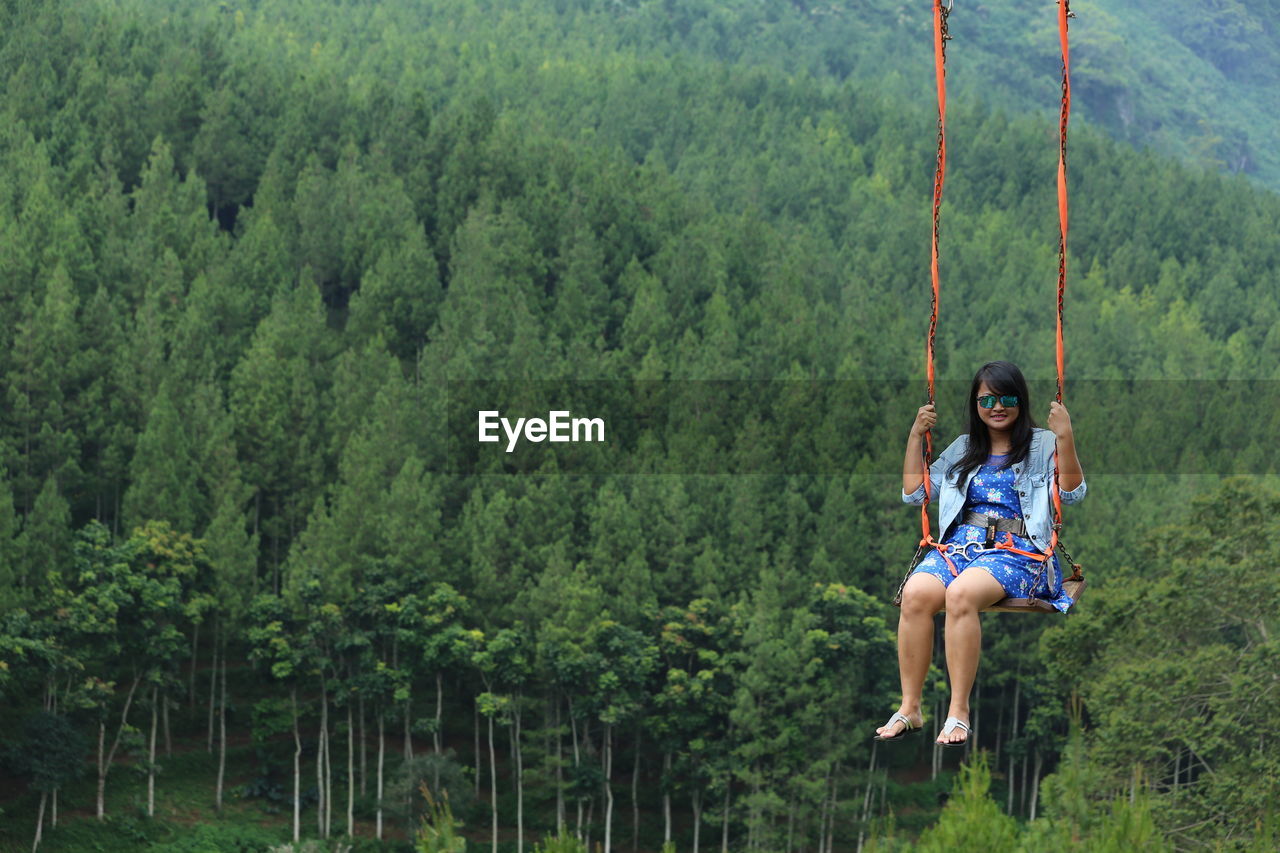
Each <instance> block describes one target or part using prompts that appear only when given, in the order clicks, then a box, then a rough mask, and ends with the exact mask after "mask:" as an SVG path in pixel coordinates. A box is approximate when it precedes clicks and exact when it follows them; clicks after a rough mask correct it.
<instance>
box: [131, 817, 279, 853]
mask: <svg viewBox="0 0 1280 853" xmlns="http://www.w3.org/2000/svg"><path fill="white" fill-rule="evenodd" d="M279 841H280V833H279V832H272V831H270V830H267V829H264V828H262V827H258V826H245V825H238V824H229V825H221V824H199V825H196V826H193V827H189V828H187V829H186V830H185V831H184V832H182V833H181V835H180V836H179V837H178V838H176V839H174V840H172V841H157V842H155V843H153V844H151V845H150V846H148V847H146V848H143V849H145V850H146V853H211V851H217V853H259V851H262V850H268V849H276V845H277V844H278V842H279Z"/></svg>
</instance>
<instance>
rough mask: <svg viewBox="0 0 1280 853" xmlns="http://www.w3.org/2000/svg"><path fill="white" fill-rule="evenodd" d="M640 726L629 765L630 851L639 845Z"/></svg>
mask: <svg viewBox="0 0 1280 853" xmlns="http://www.w3.org/2000/svg"><path fill="white" fill-rule="evenodd" d="M642 731H643V730H642V729H641V728H640V726H638V725H637V726H636V755H635V760H634V762H633V763H632V765H631V849H632V850H633V851H634V850H635V849H636V847H637V846H638V845H639V844H640V800H639V799H638V797H637V794H636V787H637V786H638V785H639V784H640V738H641V734H642Z"/></svg>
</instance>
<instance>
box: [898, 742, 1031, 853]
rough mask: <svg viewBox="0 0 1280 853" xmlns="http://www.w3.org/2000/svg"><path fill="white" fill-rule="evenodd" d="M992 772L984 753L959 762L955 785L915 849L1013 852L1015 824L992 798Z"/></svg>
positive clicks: (1016, 827)
mask: <svg viewBox="0 0 1280 853" xmlns="http://www.w3.org/2000/svg"><path fill="white" fill-rule="evenodd" d="M990 788H991V771H990V769H989V768H988V766H987V756H986V754H985V753H983V752H979V753H978V754H977V755H976V756H975V757H974V758H972V759H971V760H970V761H968V762H967V763H965V764H963V765H961V767H960V775H959V776H958V777H957V778H956V783H955V788H954V789H953V790H952V793H951V797H950V799H948V800H947V804H946V806H944V807H943V809H942V815H941V816H940V817H939V818H938V823H937V824H936V825H935V826H932V827H930V828H929V829H928V830H926V831H925V832H924V833H923V834H922V835H921V836H920V840H919V842H918V844H917V845H916V848H915V849H917V850H924V851H942V850H974V851H977V850H987V851H1001V852H1002V851H1012V850H1014V849H1015V847H1016V845H1017V840H1018V824H1017V821H1015V820H1014V819H1013V818H1012V817H1010V816H1009V815H1006V814H1005V813H1004V812H1003V811H1002V810H1001V809H1000V807H999V806H998V805H996V802H995V801H994V800H993V799H991V796H990V793H989V791H990Z"/></svg>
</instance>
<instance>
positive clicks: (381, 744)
mask: <svg viewBox="0 0 1280 853" xmlns="http://www.w3.org/2000/svg"><path fill="white" fill-rule="evenodd" d="M382 717H383V711H382V707H381V706H379V707H378V823H377V837H378V840H379V841H381V840H382V768H383V764H384V756H385V754H386V751H387V740H386V738H384V737H383V734H382Z"/></svg>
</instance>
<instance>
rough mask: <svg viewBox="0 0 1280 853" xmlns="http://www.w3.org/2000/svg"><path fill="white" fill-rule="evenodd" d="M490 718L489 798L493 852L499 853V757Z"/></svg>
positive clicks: (491, 716)
mask: <svg viewBox="0 0 1280 853" xmlns="http://www.w3.org/2000/svg"><path fill="white" fill-rule="evenodd" d="M488 718H489V799H490V800H491V803H490V805H491V806H492V810H493V853H498V757H497V754H496V753H495V752H494V749H493V715H492V714H490V715H488Z"/></svg>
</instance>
